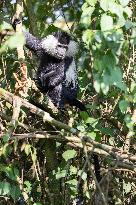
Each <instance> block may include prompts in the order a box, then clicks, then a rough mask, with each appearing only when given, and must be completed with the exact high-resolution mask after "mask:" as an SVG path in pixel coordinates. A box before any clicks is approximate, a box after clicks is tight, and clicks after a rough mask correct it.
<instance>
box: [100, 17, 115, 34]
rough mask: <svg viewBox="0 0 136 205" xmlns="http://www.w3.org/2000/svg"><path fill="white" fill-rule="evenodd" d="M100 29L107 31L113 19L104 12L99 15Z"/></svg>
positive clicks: (110, 27) (111, 27)
mask: <svg viewBox="0 0 136 205" xmlns="http://www.w3.org/2000/svg"><path fill="white" fill-rule="evenodd" d="M100 25H101V30H102V31H109V30H112V29H113V19H112V17H111V16H108V15H106V14H103V15H102V16H101V22H100Z"/></svg>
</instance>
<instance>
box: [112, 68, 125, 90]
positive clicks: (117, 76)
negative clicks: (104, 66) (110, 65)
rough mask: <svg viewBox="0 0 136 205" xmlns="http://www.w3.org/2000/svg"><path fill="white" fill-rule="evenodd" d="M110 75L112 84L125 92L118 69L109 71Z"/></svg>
mask: <svg viewBox="0 0 136 205" xmlns="http://www.w3.org/2000/svg"><path fill="white" fill-rule="evenodd" d="M110 73H111V82H112V84H113V85H115V86H117V87H118V88H120V89H121V90H124V91H125V89H126V86H125V85H124V84H123V82H122V72H121V70H120V68H115V69H111V70H110Z"/></svg>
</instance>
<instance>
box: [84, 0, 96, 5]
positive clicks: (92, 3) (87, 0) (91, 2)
mask: <svg viewBox="0 0 136 205" xmlns="http://www.w3.org/2000/svg"><path fill="white" fill-rule="evenodd" d="M86 2H87V3H88V4H89V5H90V6H95V4H96V3H97V0H86Z"/></svg>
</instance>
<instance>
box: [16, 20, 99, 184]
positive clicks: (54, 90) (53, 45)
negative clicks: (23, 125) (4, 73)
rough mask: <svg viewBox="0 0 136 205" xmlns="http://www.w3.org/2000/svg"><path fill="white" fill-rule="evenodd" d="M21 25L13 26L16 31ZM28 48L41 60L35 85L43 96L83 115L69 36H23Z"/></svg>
mask: <svg viewBox="0 0 136 205" xmlns="http://www.w3.org/2000/svg"><path fill="white" fill-rule="evenodd" d="M18 23H20V20H19V19H15V20H14V22H13V28H14V30H16V25H17V24H18ZM24 36H25V41H26V43H25V45H26V47H27V48H28V49H30V50H31V51H33V52H34V54H35V55H36V56H37V57H38V59H39V60H40V63H39V67H38V70H37V73H36V78H35V82H36V85H37V87H38V88H39V90H40V91H41V92H43V93H44V94H46V95H47V96H48V97H49V98H50V99H51V101H52V102H53V104H54V105H55V106H56V107H57V108H59V109H63V108H64V107H65V104H69V105H71V106H76V107H77V108H79V109H80V110H81V111H87V110H86V108H85V106H84V105H83V104H82V103H81V102H80V101H79V100H77V99H76V98H77V91H78V79H77V69H76V64H75V60H74V56H75V54H76V53H77V43H76V42H75V41H73V40H72V38H71V36H70V35H68V34H67V33H66V32H62V31H57V32H55V33H52V34H51V35H48V36H46V37H45V38H42V39H38V38H37V37H35V36H33V35H32V34H30V33H29V32H24ZM93 158H94V166H95V173H96V177H97V180H98V181H100V179H101V176H100V167H99V161H98V156H97V155H93Z"/></svg>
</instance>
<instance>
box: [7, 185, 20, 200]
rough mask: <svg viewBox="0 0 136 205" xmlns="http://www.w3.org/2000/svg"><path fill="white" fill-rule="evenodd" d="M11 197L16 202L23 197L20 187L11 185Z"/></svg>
mask: <svg viewBox="0 0 136 205" xmlns="http://www.w3.org/2000/svg"><path fill="white" fill-rule="evenodd" d="M10 195H11V197H12V199H13V200H14V201H16V200H17V199H18V198H19V196H20V195H21V192H20V188H19V186H16V185H11V190H10Z"/></svg>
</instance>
